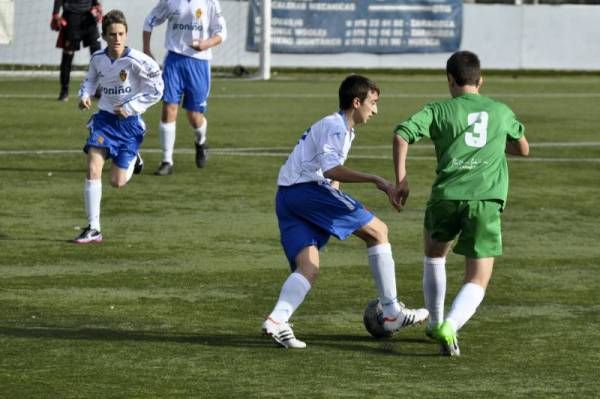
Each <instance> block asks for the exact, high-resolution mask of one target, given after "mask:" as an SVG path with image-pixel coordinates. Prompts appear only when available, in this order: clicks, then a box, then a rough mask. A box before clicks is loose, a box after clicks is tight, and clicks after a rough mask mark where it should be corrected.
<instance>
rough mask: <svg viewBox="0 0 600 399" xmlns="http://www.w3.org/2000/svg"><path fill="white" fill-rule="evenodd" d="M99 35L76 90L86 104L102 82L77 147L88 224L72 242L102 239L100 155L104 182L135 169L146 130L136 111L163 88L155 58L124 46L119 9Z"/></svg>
mask: <svg viewBox="0 0 600 399" xmlns="http://www.w3.org/2000/svg"><path fill="white" fill-rule="evenodd" d="M102 38H103V39H104V40H105V41H106V43H107V47H106V49H105V50H101V51H97V52H96V53H94V55H93V56H92V59H91V60H90V66H89V70H88V73H87V75H86V78H85V80H84V81H83V83H82V84H81V88H80V90H79V97H80V100H79V107H80V108H81V109H90V107H91V106H92V101H91V99H90V97H91V96H93V95H94V93H95V92H96V88H97V87H101V88H102V97H101V98H100V102H99V104H98V108H99V111H98V112H97V113H95V114H94V115H93V116H92V118H91V119H90V122H89V123H88V128H89V130H90V135H89V137H88V140H87V142H86V144H85V147H84V149H83V150H84V151H85V152H86V153H87V164H88V170H87V176H86V177H87V179H86V181H85V188H84V202H85V210H86V213H87V217H88V223H89V225H88V226H87V227H86V228H85V229H84V230H83V231H82V233H81V234H80V235H79V236H77V237H76V238H75V240H74V242H75V243H77V244H88V243H94V242H101V241H102V234H101V233H100V201H101V198H102V180H101V178H102V168H103V166H104V162H105V160H106V159H107V158H110V159H112V161H113V162H112V167H111V170H110V184H111V185H112V186H114V187H117V188H120V187H123V186H124V185H125V184H127V182H128V181H129V179H130V178H131V175H132V174H133V173H139V172H141V168H142V166H143V162H142V159H141V157H140V155H139V152H138V151H139V148H140V145H141V144H142V140H143V139H144V134H145V131H146V125H145V124H144V121H143V120H142V118H141V114H142V113H144V111H146V109H148V108H149V107H150V106H152V105H153V104H155V103H157V102H158V100H160V98H161V96H162V94H163V88H164V85H163V81H162V77H161V73H160V67H159V65H158V64H157V63H156V61H154V60H153V59H152V58H150V57H148V56H147V55H146V54H144V53H142V52H141V51H137V50H134V49H131V48H129V47H126V46H125V42H126V40H127V21H126V19H125V16H124V15H123V13H122V12H121V11H119V10H113V11H111V12H109V13H108V14H106V16H105V17H104V20H103V21H102Z"/></svg>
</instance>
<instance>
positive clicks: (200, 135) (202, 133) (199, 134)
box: [194, 118, 208, 144]
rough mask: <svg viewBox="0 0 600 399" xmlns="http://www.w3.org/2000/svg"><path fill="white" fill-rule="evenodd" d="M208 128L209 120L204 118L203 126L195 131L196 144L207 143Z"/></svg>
mask: <svg viewBox="0 0 600 399" xmlns="http://www.w3.org/2000/svg"><path fill="white" fill-rule="evenodd" d="M207 128H208V120H207V119H206V118H204V121H203V122H202V125H201V126H200V127H198V128H196V129H194V135H195V136H196V143H198V144H204V143H205V142H206V130H207Z"/></svg>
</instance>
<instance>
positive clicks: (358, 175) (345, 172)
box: [323, 165, 392, 194]
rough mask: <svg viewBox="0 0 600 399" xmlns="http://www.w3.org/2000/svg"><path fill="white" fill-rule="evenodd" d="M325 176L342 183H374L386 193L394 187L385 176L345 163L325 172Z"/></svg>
mask: <svg viewBox="0 0 600 399" xmlns="http://www.w3.org/2000/svg"><path fill="white" fill-rule="evenodd" d="M323 176H325V177H326V178H328V179H331V180H333V181H336V182H340V183H373V184H375V186H376V187H377V188H378V189H380V190H381V191H383V192H384V193H386V194H387V193H388V192H389V191H390V189H391V188H392V184H391V183H390V182H388V181H387V180H385V179H384V178H383V177H380V176H377V175H372V174H369V173H363V172H359V171H356V170H353V169H350V168H347V167H345V166H344V165H338V166H335V167H333V168H331V169H329V170H327V171H325V172H323Z"/></svg>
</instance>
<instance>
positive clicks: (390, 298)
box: [367, 243, 400, 317]
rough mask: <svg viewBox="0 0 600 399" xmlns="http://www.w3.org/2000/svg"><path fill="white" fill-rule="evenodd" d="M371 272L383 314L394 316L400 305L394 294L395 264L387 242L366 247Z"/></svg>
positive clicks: (390, 247)
mask: <svg viewBox="0 0 600 399" xmlns="http://www.w3.org/2000/svg"><path fill="white" fill-rule="evenodd" d="M367 253H368V255H369V265H370V266H371V273H372V274H373V279H374V280H375V285H376V286H377V291H378V293H379V301H380V302H381V305H382V306H383V316H384V317H388V316H394V317H395V316H396V315H398V312H400V305H399V304H398V298H397V294H396V266H395V264H394V258H393V257H392V246H391V245H390V244H389V243H386V244H379V245H375V246H374V247H370V248H368V249H367Z"/></svg>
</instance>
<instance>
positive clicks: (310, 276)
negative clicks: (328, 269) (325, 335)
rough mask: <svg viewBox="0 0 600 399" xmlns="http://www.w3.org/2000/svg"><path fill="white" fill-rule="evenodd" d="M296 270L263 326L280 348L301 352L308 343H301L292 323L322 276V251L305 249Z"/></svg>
mask: <svg viewBox="0 0 600 399" xmlns="http://www.w3.org/2000/svg"><path fill="white" fill-rule="evenodd" d="M295 263H296V269H295V271H294V272H293V273H291V274H290V275H289V276H288V278H287V279H286V280H285V282H284V283H283V285H282V287H281V291H280V292H279V298H278V300H277V303H276V304H275V307H274V308H273V311H272V312H271V313H270V314H269V316H267V318H266V320H265V321H264V323H263V332H264V333H265V334H267V335H269V336H271V337H272V338H273V339H274V340H275V342H277V343H278V344H280V345H282V346H284V347H286V348H291V349H302V348H305V347H306V343H304V342H302V341H300V340H298V339H297V338H296V337H295V335H294V332H293V330H292V328H291V326H290V323H289V320H290V318H291V316H292V315H293V314H294V312H295V311H296V309H298V307H300V305H301V304H302V302H304V299H305V298H306V295H307V294H308V292H309V291H310V289H311V287H312V284H313V283H314V281H315V279H316V277H317V274H318V272H319V250H318V248H317V247H316V246H315V245H310V246H307V247H305V248H304V249H302V250H301V251H300V253H299V254H298V255H297V256H296V261H295Z"/></svg>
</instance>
